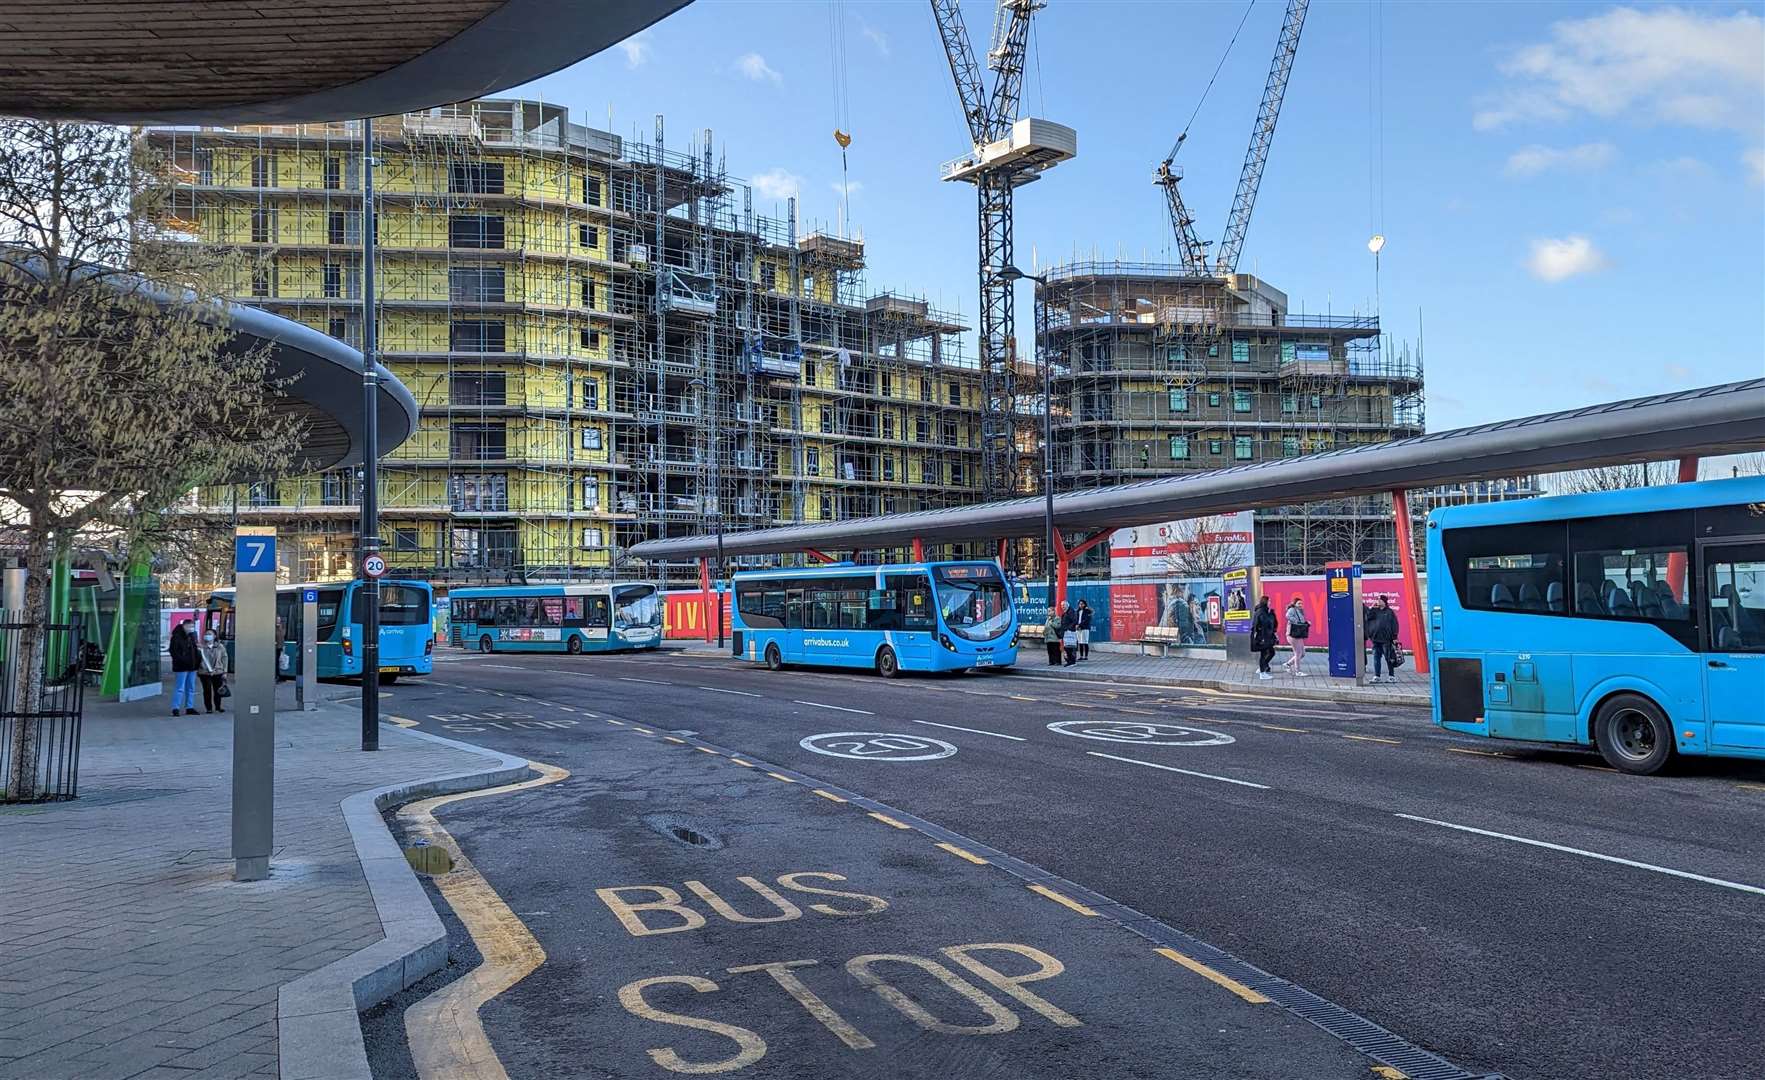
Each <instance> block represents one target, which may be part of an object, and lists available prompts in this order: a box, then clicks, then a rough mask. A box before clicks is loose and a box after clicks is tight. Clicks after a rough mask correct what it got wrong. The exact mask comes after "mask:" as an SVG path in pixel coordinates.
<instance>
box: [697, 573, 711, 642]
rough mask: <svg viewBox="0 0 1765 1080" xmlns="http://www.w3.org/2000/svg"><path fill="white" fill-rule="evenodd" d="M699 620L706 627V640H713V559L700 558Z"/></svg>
mask: <svg viewBox="0 0 1765 1080" xmlns="http://www.w3.org/2000/svg"><path fill="white" fill-rule="evenodd" d="M699 622H700V623H702V624H703V625H704V627H705V641H706V643H707V644H709V643H710V641H711V560H710V559H700V560H699Z"/></svg>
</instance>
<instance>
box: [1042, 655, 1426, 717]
mask: <svg viewBox="0 0 1765 1080" xmlns="http://www.w3.org/2000/svg"><path fill="white" fill-rule="evenodd" d="M1289 656H1291V654H1290V653H1287V652H1284V651H1283V652H1279V653H1276V654H1275V662H1274V663H1273V664H1271V665H1269V671H1270V673H1271V674H1273V675H1274V676H1275V677H1274V679H1272V680H1264V679H1258V678H1257V677H1256V665H1255V664H1254V663H1241V662H1236V661H1228V660H1226V659H1225V658H1224V657H1221V658H1219V659H1212V658H1207V657H1191V656H1181V657H1179V656H1172V657H1168V658H1167V657H1162V656H1140V655H1138V654H1137V653H1134V652H1116V651H1114V650H1109V651H1105V650H1102V649H1099V648H1097V647H1096V646H1092V648H1091V657H1090V659H1088V660H1085V661H1083V662H1081V663H1079V664H1077V665H1075V666H1073V667H1053V666H1051V665H1049V663H1048V657H1047V656H1046V655H1045V654H1044V653H1043V651H1042V649H1041V642H1036V647H1035V648H1034V649H1022V648H1020V649H1019V650H1018V654H1017V667H1016V668H1015V669H1014V670H1015V671H1016V672H1017V673H1018V674H1020V675H1031V676H1041V677H1052V678H1076V679H1110V680H1113V681H1116V682H1127V683H1146V684H1152V683H1162V684H1166V685H1171V686H1196V687H1203V688H1208V689H1215V690H1233V691H1237V690H1245V691H1256V690H1261V691H1265V692H1266V691H1270V690H1278V691H1279V692H1280V693H1282V694H1284V695H1289V696H1292V695H1298V696H1301V697H1316V698H1327V699H1329V700H1331V701H1343V702H1364V703H1367V704H1384V705H1427V704H1428V701H1429V693H1430V690H1429V681H1428V676H1426V675H1420V674H1417V672H1416V668H1415V658H1414V657H1412V656H1406V657H1404V660H1405V663H1404V666H1403V667H1402V668H1400V669H1398V672H1397V681H1396V682H1395V683H1369V684H1368V685H1366V686H1356V685H1355V684H1354V682H1353V681H1352V680H1349V679H1333V678H1331V677H1330V660H1329V657H1328V656H1327V655H1325V654H1324V653H1323V652H1321V651H1312V652H1308V653H1306V657H1305V664H1304V667H1303V670H1304V671H1305V673H1306V675H1305V677H1303V678H1300V677H1296V676H1293V675H1290V674H1288V673H1287V671H1286V668H1285V666H1284V665H1285V664H1286V661H1287V659H1288V658H1289Z"/></svg>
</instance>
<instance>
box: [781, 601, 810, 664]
mask: <svg viewBox="0 0 1765 1080" xmlns="http://www.w3.org/2000/svg"><path fill="white" fill-rule="evenodd" d="M806 606H807V605H806V604H805V603H804V599H803V590H802V589H801V588H800V587H799V588H787V589H786V590H785V593H784V628H785V629H786V630H795V631H797V633H794V634H780V635H779V641H780V642H781V643H782V644H781V645H780V646H779V651H780V652H782V653H783V654H784V659H785V663H787V664H791V663H797V664H800V663H802V662H803V634H802V630H803V620H804V615H805V608H806Z"/></svg>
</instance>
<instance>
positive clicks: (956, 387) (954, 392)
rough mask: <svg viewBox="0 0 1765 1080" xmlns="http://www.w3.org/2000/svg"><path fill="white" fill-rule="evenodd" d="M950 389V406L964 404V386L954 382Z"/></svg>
mask: <svg viewBox="0 0 1765 1080" xmlns="http://www.w3.org/2000/svg"><path fill="white" fill-rule="evenodd" d="M948 389H949V391H950V404H952V405H960V404H962V384H961V383H959V382H953V383H951V384H950V385H949V387H948Z"/></svg>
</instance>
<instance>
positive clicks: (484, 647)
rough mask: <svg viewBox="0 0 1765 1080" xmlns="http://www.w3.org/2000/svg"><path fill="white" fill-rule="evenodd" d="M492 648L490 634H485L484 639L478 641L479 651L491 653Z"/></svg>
mask: <svg viewBox="0 0 1765 1080" xmlns="http://www.w3.org/2000/svg"><path fill="white" fill-rule="evenodd" d="M491 648H492V646H491V644H490V635H489V634H485V635H484V636H483V637H481V638H479V639H478V651H479V652H489V651H490V650H491Z"/></svg>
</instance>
